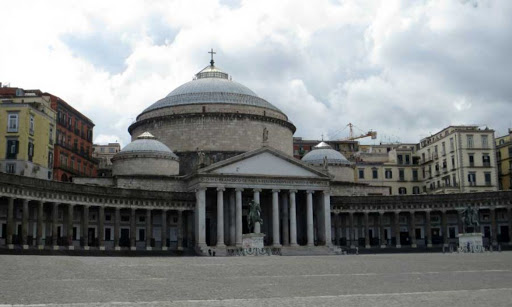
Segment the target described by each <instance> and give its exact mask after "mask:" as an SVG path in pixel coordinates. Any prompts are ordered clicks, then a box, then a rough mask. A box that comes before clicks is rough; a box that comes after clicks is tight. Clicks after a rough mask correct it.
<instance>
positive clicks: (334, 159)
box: [302, 141, 352, 165]
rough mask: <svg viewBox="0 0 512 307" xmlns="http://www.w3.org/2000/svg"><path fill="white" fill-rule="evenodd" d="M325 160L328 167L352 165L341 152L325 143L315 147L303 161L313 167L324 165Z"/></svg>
mask: <svg viewBox="0 0 512 307" xmlns="http://www.w3.org/2000/svg"><path fill="white" fill-rule="evenodd" d="M324 159H326V160H327V164H328V165H351V164H352V163H350V161H348V160H347V158H345V157H344V156H343V155H342V154H341V153H340V152H339V151H336V150H334V149H332V147H331V146H330V145H329V144H327V143H325V142H323V141H322V142H320V143H318V145H316V146H314V147H313V149H312V150H311V151H310V152H308V153H307V154H306V155H305V156H304V157H302V161H303V162H306V163H309V164H312V165H323V164H324Z"/></svg>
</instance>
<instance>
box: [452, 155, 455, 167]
mask: <svg viewBox="0 0 512 307" xmlns="http://www.w3.org/2000/svg"><path fill="white" fill-rule="evenodd" d="M452 169H455V156H452Z"/></svg>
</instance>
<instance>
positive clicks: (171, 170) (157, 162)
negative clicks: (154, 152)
mask: <svg viewBox="0 0 512 307" xmlns="http://www.w3.org/2000/svg"><path fill="white" fill-rule="evenodd" d="M179 167H180V166H179V163H178V161H176V160H175V159H168V158H160V157H146V156H145V157H124V156H123V157H121V156H118V157H117V158H116V159H115V160H114V161H113V165H112V175H113V176H119V175H134V176H136V175H154V176H174V175H178V173H179Z"/></svg>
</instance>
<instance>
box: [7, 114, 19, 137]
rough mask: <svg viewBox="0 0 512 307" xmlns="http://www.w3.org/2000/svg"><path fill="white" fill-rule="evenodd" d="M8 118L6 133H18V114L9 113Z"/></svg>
mask: <svg viewBox="0 0 512 307" xmlns="http://www.w3.org/2000/svg"><path fill="white" fill-rule="evenodd" d="M8 117H9V120H8V123H7V132H18V114H17V113H9V116H8Z"/></svg>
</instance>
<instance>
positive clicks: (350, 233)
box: [347, 211, 355, 248]
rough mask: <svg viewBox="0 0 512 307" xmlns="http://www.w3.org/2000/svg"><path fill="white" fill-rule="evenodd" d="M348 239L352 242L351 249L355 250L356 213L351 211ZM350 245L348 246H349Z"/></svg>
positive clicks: (349, 214)
mask: <svg viewBox="0 0 512 307" xmlns="http://www.w3.org/2000/svg"><path fill="white" fill-rule="evenodd" d="M348 220H349V221H348V224H349V225H348V237H349V241H348V242H350V247H351V248H354V247H355V245H354V241H355V233H354V212H352V211H350V212H349V213H348ZM347 245H348V244H347Z"/></svg>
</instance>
